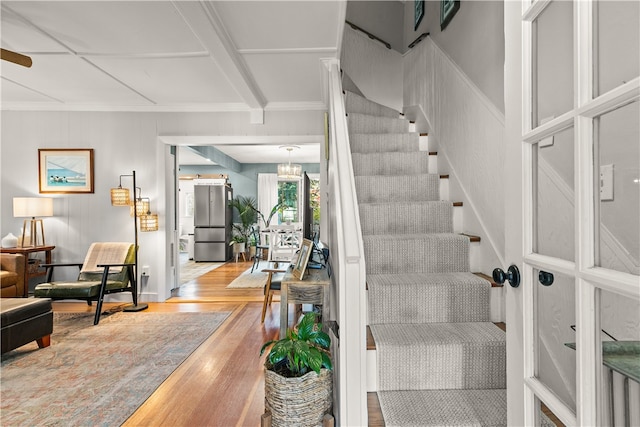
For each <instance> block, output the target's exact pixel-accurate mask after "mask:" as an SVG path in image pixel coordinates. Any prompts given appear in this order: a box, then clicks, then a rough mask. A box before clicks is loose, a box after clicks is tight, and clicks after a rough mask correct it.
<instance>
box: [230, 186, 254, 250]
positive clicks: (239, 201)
mask: <svg viewBox="0 0 640 427" xmlns="http://www.w3.org/2000/svg"><path fill="white" fill-rule="evenodd" d="M229 205H230V206H231V207H232V208H233V209H235V210H236V212H237V213H238V219H239V222H234V223H233V226H232V228H233V236H232V237H231V244H233V251H234V253H236V252H237V253H240V252H246V250H247V248H246V244H247V242H248V241H249V237H250V235H251V227H252V226H253V224H255V223H256V220H257V216H256V211H257V209H256V199H255V198H253V197H246V196H238V197H234V198H233V200H231V202H230V203H229ZM236 243H237V244H238V245H237V246H236ZM240 248H242V249H240Z"/></svg>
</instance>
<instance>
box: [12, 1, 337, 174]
mask: <svg viewBox="0 0 640 427" xmlns="http://www.w3.org/2000/svg"><path fill="white" fill-rule="evenodd" d="M1 4H2V16H1V21H2V22H1V25H2V26H1V35H0V36H1V37H0V42H1V46H2V48H4V49H9V50H12V51H16V52H19V53H22V54H26V55H29V56H30V57H31V58H32V60H33V66H32V67H31V68H24V67H21V66H18V65H15V64H12V63H10V62H7V61H2V62H1V68H0V75H1V77H2V82H1V83H2V87H1V89H2V93H1V100H2V109H4V110H27V111H29V110H44V111H152V112H153V111H156V112H228V111H230V112H238V111H240V112H249V113H250V114H249V115H248V117H250V118H251V119H250V121H251V124H252V125H253V126H254V127H255V126H257V128H258V129H259V128H260V126H261V125H260V123H261V122H262V120H263V118H264V117H265V112H268V111H289V110H290V111H297V112H299V111H316V112H317V111H322V110H324V109H325V100H324V97H323V78H322V72H321V71H322V68H321V60H322V59H325V58H335V57H337V56H338V50H339V49H338V46H339V44H340V42H341V35H342V28H343V25H344V14H345V10H346V2H344V1H333V0H324V1H279V2H278V1H83V2H80V1H71V2H69V1H38V2H36V1H2V2H1ZM263 126H264V125H263ZM314 133H317V130H315V129H314ZM254 134H256V136H255V137H253V138H254V139H253V140H252V139H251V138H250V137H242V138H241V137H239V136H233V135H232V136H233V137H234V138H228V137H226V138H224V141H226V142H224V143H223V141H222V140H221V139H220V136H219V135H217V136H212V135H198V136H197V137H195V138H194V137H183V138H181V137H178V136H171V137H170V139H171V141H172V143H175V144H176V145H187V144H193V145H215V146H216V147H217V148H218V149H219V150H220V151H222V152H223V153H225V154H227V155H229V156H231V157H233V158H234V159H235V160H237V161H239V162H241V163H263V162H265V161H266V160H267V159H270V158H273V159H276V158H277V159H278V160H274V162H280V161H282V159H283V154H284V156H286V155H287V154H286V151H284V150H283V149H279V148H278V147H280V146H282V145H287V144H295V145H299V146H300V147H301V149H299V150H294V151H293V152H292V153H291V158H292V161H294V162H298V163H315V162H318V161H319V155H320V154H319V153H320V148H319V144H320V143H321V142H322V140H323V137H322V135H317V134H308V133H305V132H304V130H301V129H299V128H298V129H296V132H295V134H296V135H299V136H297V137H292V136H291V133H290V132H288V131H287V130H286V129H283V130H282V132H281V134H280V135H274V134H273V133H271V134H270V135H268V136H267V135H262V136H260V135H259V131H257V132H254ZM215 138H218V140H216V139H215ZM163 139H165V140H166V138H163ZM236 144H241V145H240V146H238V147H234V146H233V145H236ZM184 151H189V150H181V154H183V152H184ZM252 153H253V154H252ZM184 157H185V159H186V158H187V154H184ZM189 157H190V156H189ZM198 157H199V156H195V160H191V161H190V163H202V164H206V163H207V161H206V160H203V159H199V158H198ZM184 161H185V162H186V161H187V160H184ZM181 163H182V164H188V163H184V162H182V161H181Z"/></svg>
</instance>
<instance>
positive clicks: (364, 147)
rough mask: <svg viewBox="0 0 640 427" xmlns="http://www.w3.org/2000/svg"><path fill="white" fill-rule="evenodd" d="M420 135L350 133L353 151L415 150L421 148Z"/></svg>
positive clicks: (413, 133)
mask: <svg viewBox="0 0 640 427" xmlns="http://www.w3.org/2000/svg"><path fill="white" fill-rule="evenodd" d="M419 139H420V135H419V134H417V133H415V132H412V133H350V134H349V144H350V145H351V152H352V153H382V152H392V151H405V152H406V151H414V152H417V151H418V150H419V148H420V143H419Z"/></svg>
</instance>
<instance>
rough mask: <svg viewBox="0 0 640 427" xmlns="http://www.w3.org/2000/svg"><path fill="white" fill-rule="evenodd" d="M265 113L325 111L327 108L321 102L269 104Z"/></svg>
mask: <svg viewBox="0 0 640 427" xmlns="http://www.w3.org/2000/svg"><path fill="white" fill-rule="evenodd" d="M264 109H265V111H310V110H311V111H326V110H327V106H326V105H325V104H324V103H323V102H322V101H309V102H269V103H268V104H267V105H266V106H265V107H264Z"/></svg>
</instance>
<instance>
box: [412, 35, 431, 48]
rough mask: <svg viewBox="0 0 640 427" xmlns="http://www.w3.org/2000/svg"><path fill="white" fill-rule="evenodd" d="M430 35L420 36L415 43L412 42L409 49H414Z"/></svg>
mask: <svg viewBox="0 0 640 427" xmlns="http://www.w3.org/2000/svg"><path fill="white" fill-rule="evenodd" d="M428 35H429V33H422V34H420V35H419V36H418V38H417V39H415V40H414V41H412V42H411V44H410V45H409V49H412V48H413V47H414V46H415V45H417V44H418V43H420V42H421V41H422V40H423V39H424V38H425V37H427V36H428Z"/></svg>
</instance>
